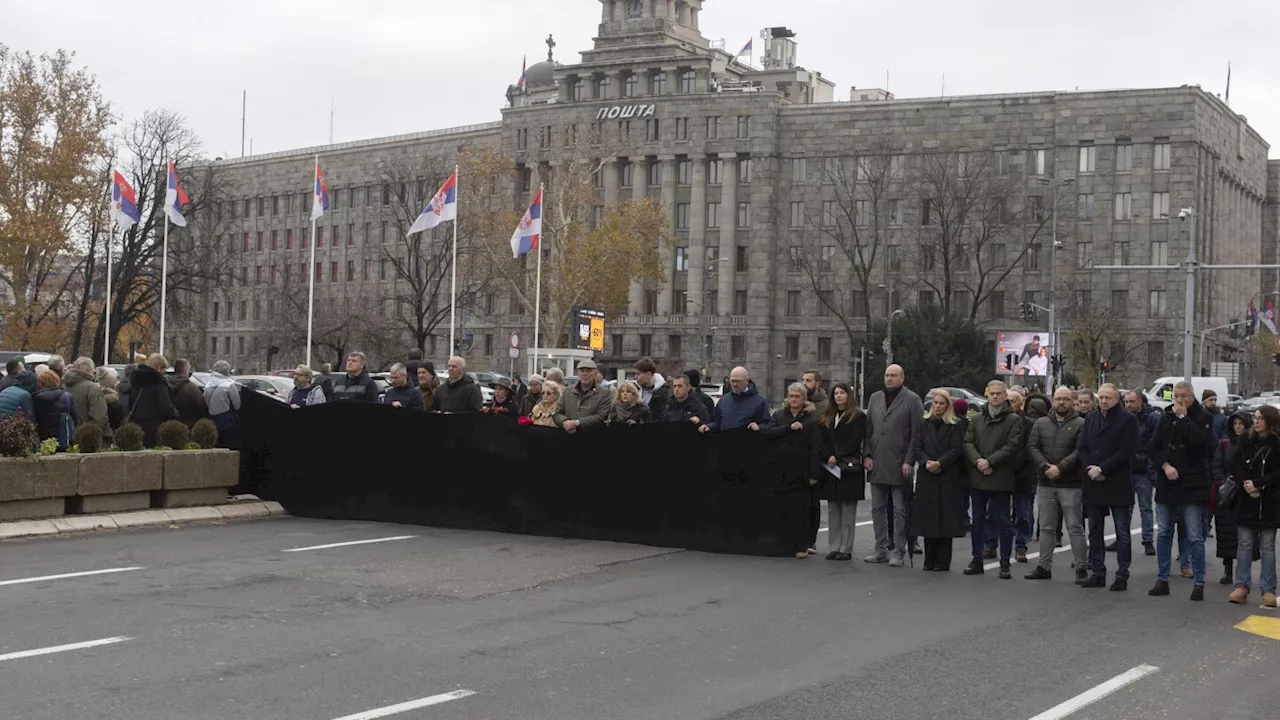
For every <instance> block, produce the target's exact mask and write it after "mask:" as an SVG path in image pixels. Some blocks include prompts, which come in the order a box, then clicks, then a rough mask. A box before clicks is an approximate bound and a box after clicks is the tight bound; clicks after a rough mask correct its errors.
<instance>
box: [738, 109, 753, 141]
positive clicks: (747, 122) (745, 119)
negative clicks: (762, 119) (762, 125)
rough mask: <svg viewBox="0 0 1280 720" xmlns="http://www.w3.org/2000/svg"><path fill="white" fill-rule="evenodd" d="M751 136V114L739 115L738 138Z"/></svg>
mask: <svg viewBox="0 0 1280 720" xmlns="http://www.w3.org/2000/svg"><path fill="white" fill-rule="evenodd" d="M748 137H751V116H749V115H739V116H738V139H739V140H741V139H743V138H748Z"/></svg>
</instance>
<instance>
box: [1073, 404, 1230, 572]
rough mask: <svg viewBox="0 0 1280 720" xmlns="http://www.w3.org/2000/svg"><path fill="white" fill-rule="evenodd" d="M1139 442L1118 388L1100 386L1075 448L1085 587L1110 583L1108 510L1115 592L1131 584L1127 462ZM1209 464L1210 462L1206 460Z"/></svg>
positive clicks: (1135, 423) (1130, 501) (1130, 480)
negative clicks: (1084, 530)
mask: <svg viewBox="0 0 1280 720" xmlns="http://www.w3.org/2000/svg"><path fill="white" fill-rule="evenodd" d="M1137 446H1138V420H1137V418H1135V417H1134V416H1133V413H1131V412H1129V411H1128V410H1125V409H1124V408H1123V407H1121V406H1120V391H1119V390H1118V389H1117V388H1116V386H1115V385H1112V384H1111V383H1106V384H1105V385H1103V386H1102V387H1100V388H1098V409H1097V410H1094V411H1093V412H1091V413H1089V414H1088V415H1087V416H1086V417H1085V419H1084V429H1083V430H1082V431H1081V432H1080V440H1079V444H1078V445H1077V452H1078V453H1079V455H1080V467H1082V468H1084V477H1083V478H1081V484H1082V486H1083V487H1082V492H1081V500H1083V501H1084V513H1085V517H1086V518H1087V519H1088V523H1089V565H1090V570H1091V571H1092V572H1091V573H1090V575H1089V579H1088V580H1085V581H1084V583H1083V584H1082V587H1087V588H1100V587H1105V586H1106V584H1107V565H1106V555H1107V552H1106V542H1105V541H1104V540H1103V539H1102V533H1103V531H1104V527H1105V525H1106V521H1107V514H1108V513H1110V514H1111V520H1112V522H1114V523H1115V526H1116V580H1115V582H1114V583H1112V584H1111V589H1112V590H1114V591H1117V592H1119V591H1124V590H1128V589H1129V563H1130V561H1132V559H1133V536H1132V535H1131V534H1129V525H1130V524H1131V523H1132V521H1133V498H1134V495H1133V478H1132V477H1131V476H1130V474H1129V472H1130V470H1129V463H1130V462H1131V461H1132V459H1133V451H1134V450H1135V449H1136V448H1137ZM1206 467H1207V465H1206Z"/></svg>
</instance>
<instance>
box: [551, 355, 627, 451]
mask: <svg viewBox="0 0 1280 720" xmlns="http://www.w3.org/2000/svg"><path fill="white" fill-rule="evenodd" d="M612 406H613V393H612V392H610V391H609V389H608V388H602V387H600V386H599V385H598V384H597V383H596V364H595V361H594V360H583V361H582V362H580V363H578V384H577V385H574V386H573V388H572V389H570V390H566V391H565V392H563V393H561V395H560V407H559V408H558V409H557V411H556V414H555V415H554V416H553V418H552V419H553V420H554V421H555V423H556V424H557V425H559V426H560V428H561V429H562V430H564V431H565V432H568V433H573V432H577V431H578V429H579V428H589V427H601V426H603V425H604V421H605V419H606V418H608V417H609V410H610V408H611V407H612Z"/></svg>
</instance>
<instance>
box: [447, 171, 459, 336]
mask: <svg viewBox="0 0 1280 720" xmlns="http://www.w3.org/2000/svg"><path fill="white" fill-rule="evenodd" d="M458 169H459V167H458V166H457V165H454V166H453V192H454V206H453V268H452V274H451V277H450V278H449V353H450V354H452V353H454V352H455V350H454V349H453V348H454V344H453V336H454V331H455V330H454V329H455V328H456V327H457V318H458V206H459V205H460V202H459V201H461V200H462V198H461V195H462V193H461V192H459V191H458V188H459V185H460V184H461V183H460V181H461V178H460V177H459V176H458Z"/></svg>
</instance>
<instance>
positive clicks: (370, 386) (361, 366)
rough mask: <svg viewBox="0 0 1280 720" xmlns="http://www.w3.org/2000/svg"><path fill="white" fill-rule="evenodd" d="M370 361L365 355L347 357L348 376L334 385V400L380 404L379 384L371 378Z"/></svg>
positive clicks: (355, 353)
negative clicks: (368, 366)
mask: <svg viewBox="0 0 1280 720" xmlns="http://www.w3.org/2000/svg"><path fill="white" fill-rule="evenodd" d="M367 365H368V361H367V360H365V357H364V353H362V352H353V353H349V354H348V355H347V374H346V375H343V376H342V377H340V378H338V379H337V381H335V382H334V383H333V399H334V401H335V402H337V401H339V400H360V401H363V402H372V403H376V402H378V384H377V383H376V382H374V381H373V378H371V377H369V370H368V369H367V367H366V366H367Z"/></svg>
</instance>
